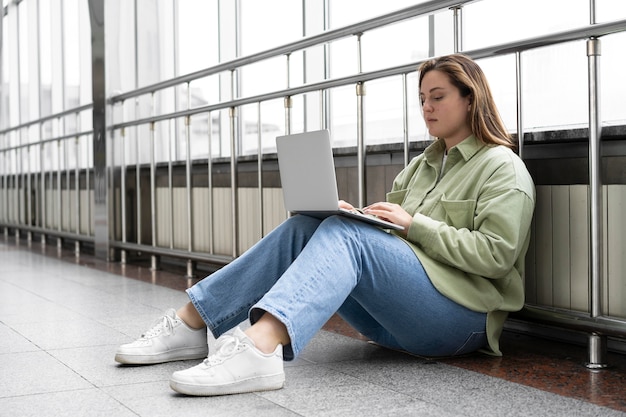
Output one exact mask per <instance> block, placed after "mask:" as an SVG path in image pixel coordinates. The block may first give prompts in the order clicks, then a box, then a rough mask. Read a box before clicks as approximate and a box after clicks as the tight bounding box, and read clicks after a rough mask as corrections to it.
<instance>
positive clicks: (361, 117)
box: [356, 33, 367, 207]
mask: <svg viewBox="0 0 626 417" xmlns="http://www.w3.org/2000/svg"><path fill="white" fill-rule="evenodd" d="M361 36H362V34H361V33H359V34H357V69H358V72H359V73H361V72H363V65H362V55H361ZM356 118H357V124H356V141H357V142H356V148H357V181H358V203H357V204H358V206H359V207H365V205H366V204H367V201H366V200H367V196H366V190H367V184H366V175H365V162H366V161H365V83H363V82H358V83H357V85H356Z"/></svg>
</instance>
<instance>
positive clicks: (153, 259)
mask: <svg viewBox="0 0 626 417" xmlns="http://www.w3.org/2000/svg"><path fill="white" fill-rule="evenodd" d="M151 107H152V115H153V116H154V115H155V113H156V111H155V97H154V93H152V106H151ZM155 152H156V126H155V122H150V226H151V234H152V247H153V248H156V246H157V204H156V161H155ZM157 269H159V257H158V256H157V255H155V254H152V255H150V270H152V271H156V270H157Z"/></svg>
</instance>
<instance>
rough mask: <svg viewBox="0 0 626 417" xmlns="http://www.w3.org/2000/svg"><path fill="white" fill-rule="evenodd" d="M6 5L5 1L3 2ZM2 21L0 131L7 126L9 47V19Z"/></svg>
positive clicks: (2, 144)
mask: <svg viewBox="0 0 626 417" xmlns="http://www.w3.org/2000/svg"><path fill="white" fill-rule="evenodd" d="M5 3H6V1H5ZM0 19H2V39H3V43H4V44H3V45H2V48H0V50H1V51H2V57H1V59H2V62H1V65H2V67H1V68H0V76H1V78H0V129H6V128H7V127H8V126H9V47H8V42H6V41H5V40H6V39H9V19H8V18H6V17H4V16H0ZM4 145H5V144H4V143H0V147H4Z"/></svg>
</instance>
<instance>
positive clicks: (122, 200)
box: [119, 103, 128, 265]
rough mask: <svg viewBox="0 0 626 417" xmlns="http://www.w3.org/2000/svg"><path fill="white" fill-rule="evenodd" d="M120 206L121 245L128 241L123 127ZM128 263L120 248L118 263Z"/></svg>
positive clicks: (122, 129)
mask: <svg viewBox="0 0 626 417" xmlns="http://www.w3.org/2000/svg"><path fill="white" fill-rule="evenodd" d="M121 107H122V113H123V111H124V110H123V108H124V104H123V103H122V106H121ZM119 147H120V204H121V205H122V207H121V212H122V219H121V222H122V243H126V242H127V239H128V236H127V235H128V230H127V223H128V219H127V218H126V169H127V168H126V128H125V127H123V128H121V129H120V144H119ZM127 261H128V259H127V253H126V249H125V248H122V250H120V263H121V264H122V265H126V262H127Z"/></svg>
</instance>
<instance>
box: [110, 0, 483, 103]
mask: <svg viewBox="0 0 626 417" xmlns="http://www.w3.org/2000/svg"><path fill="white" fill-rule="evenodd" d="M475 1H476V0H432V1H429V2H426V3H422V4H418V5H415V6H411V7H407V8H404V9H400V10H397V11H394V12H391V13H388V14H385V15H382V16H378V17H374V18H372V19H369V20H365V21H363V22H359V23H355V24H353V25H349V26H345V27H342V28H337V29H333V30H328V31H325V32H323V33H320V34H318V35H314V36H309V37H307V38H304V39H301V40H298V41H295V42H291V43H288V44H285V45H282V46H278V47H276V48H272V49H268V50H265V51H262V52H258V53H256V54H251V55H247V56H244V57H241V58H236V59H233V60H231V61H228V62H224V63H221V64H218V65H216V66H213V67H210V68H206V69H203V70H200V71H196V72H192V73H190V74H186V75H182V76H180V77H175V78H171V79H169V80H166V81H162V82H159V83H155V84H151V85H148V86H145V87H142V88H138V89H136V90H133V91H129V92H127V93H123V94H118V95H115V96H113V97H111V98H110V99H109V101H110V102H111V103H116V102H120V101H124V100H127V99H129V98H133V97H138V96H141V95H144V94H149V93H153V92H155V91H158V90H162V89H165V88H169V87H174V86H177V85H180V84H184V83H187V82H190V81H193V80H195V79H197V78H203V77H207V76H209V75H214V74H218V73H220V72H224V71H233V70H235V69H237V68H239V67H242V66H244V65H249V64H252V63H255V62H259V61H263V60H265V59H268V58H273V57H276V56H280V55H288V54H291V53H293V52H295V51H299V50H302V49H306V48H309V47H311V46H316V45H320V44H323V43H326V42H330V41H335V40H338V39H341V38H345V37H348V36H354V35H357V34H360V33H363V32H365V31H368V30H371V29H376V28H378V27H382V26H385V25H389V24H391V23H396V22H400V21H402V20H406V19H408V18H411V17H417V16H421V15H425V14H428V13H432V12H435V11H437V10H443V9H448V8H451V7H456V6H462V5H464V4H467V3H472V2H475Z"/></svg>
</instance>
